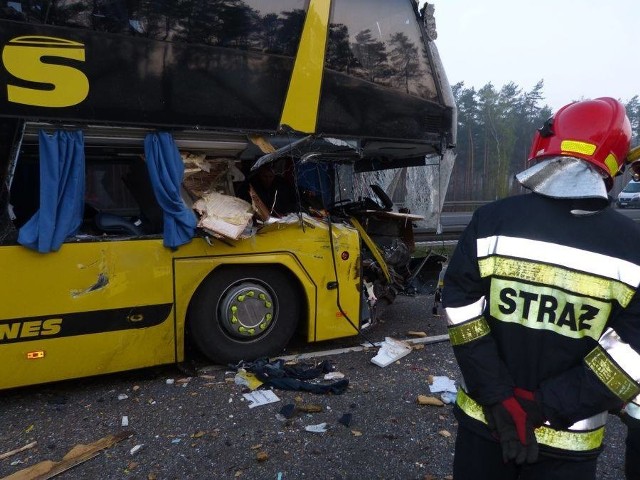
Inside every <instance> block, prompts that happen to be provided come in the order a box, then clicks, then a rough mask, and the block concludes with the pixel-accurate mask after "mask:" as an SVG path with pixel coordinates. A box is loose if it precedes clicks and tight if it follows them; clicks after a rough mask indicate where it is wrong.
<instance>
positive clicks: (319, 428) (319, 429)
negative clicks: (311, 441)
mask: <svg viewBox="0 0 640 480" xmlns="http://www.w3.org/2000/svg"><path fill="white" fill-rule="evenodd" d="M304 429H305V430H306V431H307V432H312V433H324V432H326V431H327V422H322V423H319V424H317V425H307V426H306V427H304Z"/></svg>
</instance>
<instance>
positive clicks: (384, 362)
mask: <svg viewBox="0 0 640 480" xmlns="http://www.w3.org/2000/svg"><path fill="white" fill-rule="evenodd" d="M410 352H411V345H409V344H408V343H407V342H405V341H403V340H396V339H395V338H391V337H385V339H384V342H382V343H381V345H380V350H378V354H377V355H376V356H375V357H373V358H372V359H371V362H372V363H374V364H375V365H378V366H379V367H386V366H388V365H391V364H392V363H393V362H395V361H397V360H399V359H401V358H402V357H404V356H405V355H408V354H409V353H410Z"/></svg>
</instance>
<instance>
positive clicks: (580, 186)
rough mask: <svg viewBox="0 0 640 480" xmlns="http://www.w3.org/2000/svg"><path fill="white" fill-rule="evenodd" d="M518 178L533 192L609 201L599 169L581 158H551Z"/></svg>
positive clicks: (556, 196) (517, 177) (566, 197)
mask: <svg viewBox="0 0 640 480" xmlns="http://www.w3.org/2000/svg"><path fill="white" fill-rule="evenodd" d="M516 180H518V182H520V184H521V185H522V186H523V187H524V188H526V189H528V190H531V191H532V192H535V193H537V194H539V195H543V196H545V197H550V198H563V199H576V200H577V199H601V200H602V201H603V202H602V206H601V208H604V207H606V206H607V205H608V204H609V196H608V195H607V187H606V185H605V182H604V178H603V176H602V174H601V173H600V172H599V171H598V169H596V168H594V167H593V166H591V164H590V163H587V162H585V161H583V160H582V159H579V158H573V157H567V156H557V157H552V158H547V159H545V160H543V161H541V162H539V163H537V164H535V165H533V166H532V167H530V168H528V169H526V170H524V171H523V172H520V173H518V174H517V175H516Z"/></svg>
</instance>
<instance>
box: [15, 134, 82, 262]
mask: <svg viewBox="0 0 640 480" xmlns="http://www.w3.org/2000/svg"><path fill="white" fill-rule="evenodd" d="M39 148H40V208H39V210H38V211H37V212H36V213H35V214H34V215H33V217H31V218H30V219H29V220H28V221H27V223H25V224H24V225H23V226H22V228H21V229H20V232H19V233H18V243H20V244H21V245H24V246H25V247H28V248H31V249H33V250H37V251H38V252H41V253H46V252H55V251H57V250H59V249H60V246H61V245H62V243H63V242H64V240H65V238H67V237H69V236H71V235H75V234H76V233H77V232H78V229H79V228H80V225H81V223H82V217H83V214H84V137H83V135H82V132H81V131H75V132H67V131H56V132H55V133H53V135H48V134H47V133H46V132H45V131H44V130H40V132H39Z"/></svg>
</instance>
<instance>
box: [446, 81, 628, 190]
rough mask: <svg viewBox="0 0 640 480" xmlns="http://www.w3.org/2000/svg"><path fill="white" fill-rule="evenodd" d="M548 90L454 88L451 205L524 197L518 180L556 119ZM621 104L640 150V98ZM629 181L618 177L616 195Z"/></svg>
mask: <svg viewBox="0 0 640 480" xmlns="http://www.w3.org/2000/svg"><path fill="white" fill-rule="evenodd" d="M543 87H544V81H543V80H540V81H539V82H538V83H537V84H536V85H535V86H534V87H533V88H532V89H531V90H529V91H525V90H523V89H522V88H520V87H518V86H517V85H516V84H515V83H513V82H510V83H507V84H506V85H504V86H503V87H502V88H500V89H496V88H495V87H494V86H493V84H491V83H488V84H486V85H485V86H483V87H482V88H480V89H478V90H476V89H475V88H473V87H471V88H467V87H465V85H464V82H459V83H457V84H455V85H453V87H452V88H453V94H454V97H455V100H456V105H457V107H458V139H457V147H456V151H457V157H456V162H455V164H454V167H453V171H452V174H451V180H450V181H449V188H448V190H447V196H446V200H447V201H478V202H482V201H490V200H495V199H498V198H504V197H506V196H509V195H513V194H517V193H522V192H523V191H524V190H523V189H522V187H520V186H519V184H518V182H517V181H515V179H514V175H515V174H516V173H518V172H520V171H522V170H524V169H525V168H526V167H527V157H528V154H529V150H530V148H531V142H532V141H533V136H534V133H535V131H536V129H538V128H539V127H541V126H542V124H543V123H544V121H545V120H546V119H548V118H549V117H550V116H551V115H552V114H553V113H554V112H553V111H552V109H551V108H550V107H549V106H548V105H547V104H546V103H545V100H544V96H543V93H542V92H543ZM574 100H580V99H574ZM619 100H620V101H621V102H622V103H623V104H624V105H625V107H626V109H627V115H628V116H629V119H630V121H631V128H632V132H633V141H632V145H637V144H638V143H640V97H639V96H637V95H636V96H634V97H632V98H631V99H629V100H626V101H625V100H623V99H619ZM629 178H630V174H629V173H628V172H625V174H624V175H622V176H620V177H618V178H617V179H616V181H615V184H614V189H612V191H611V192H612V193H614V192H615V193H617V191H619V190H620V189H621V188H622V187H623V186H624V185H625V184H626V182H627V181H628V180H629Z"/></svg>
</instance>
